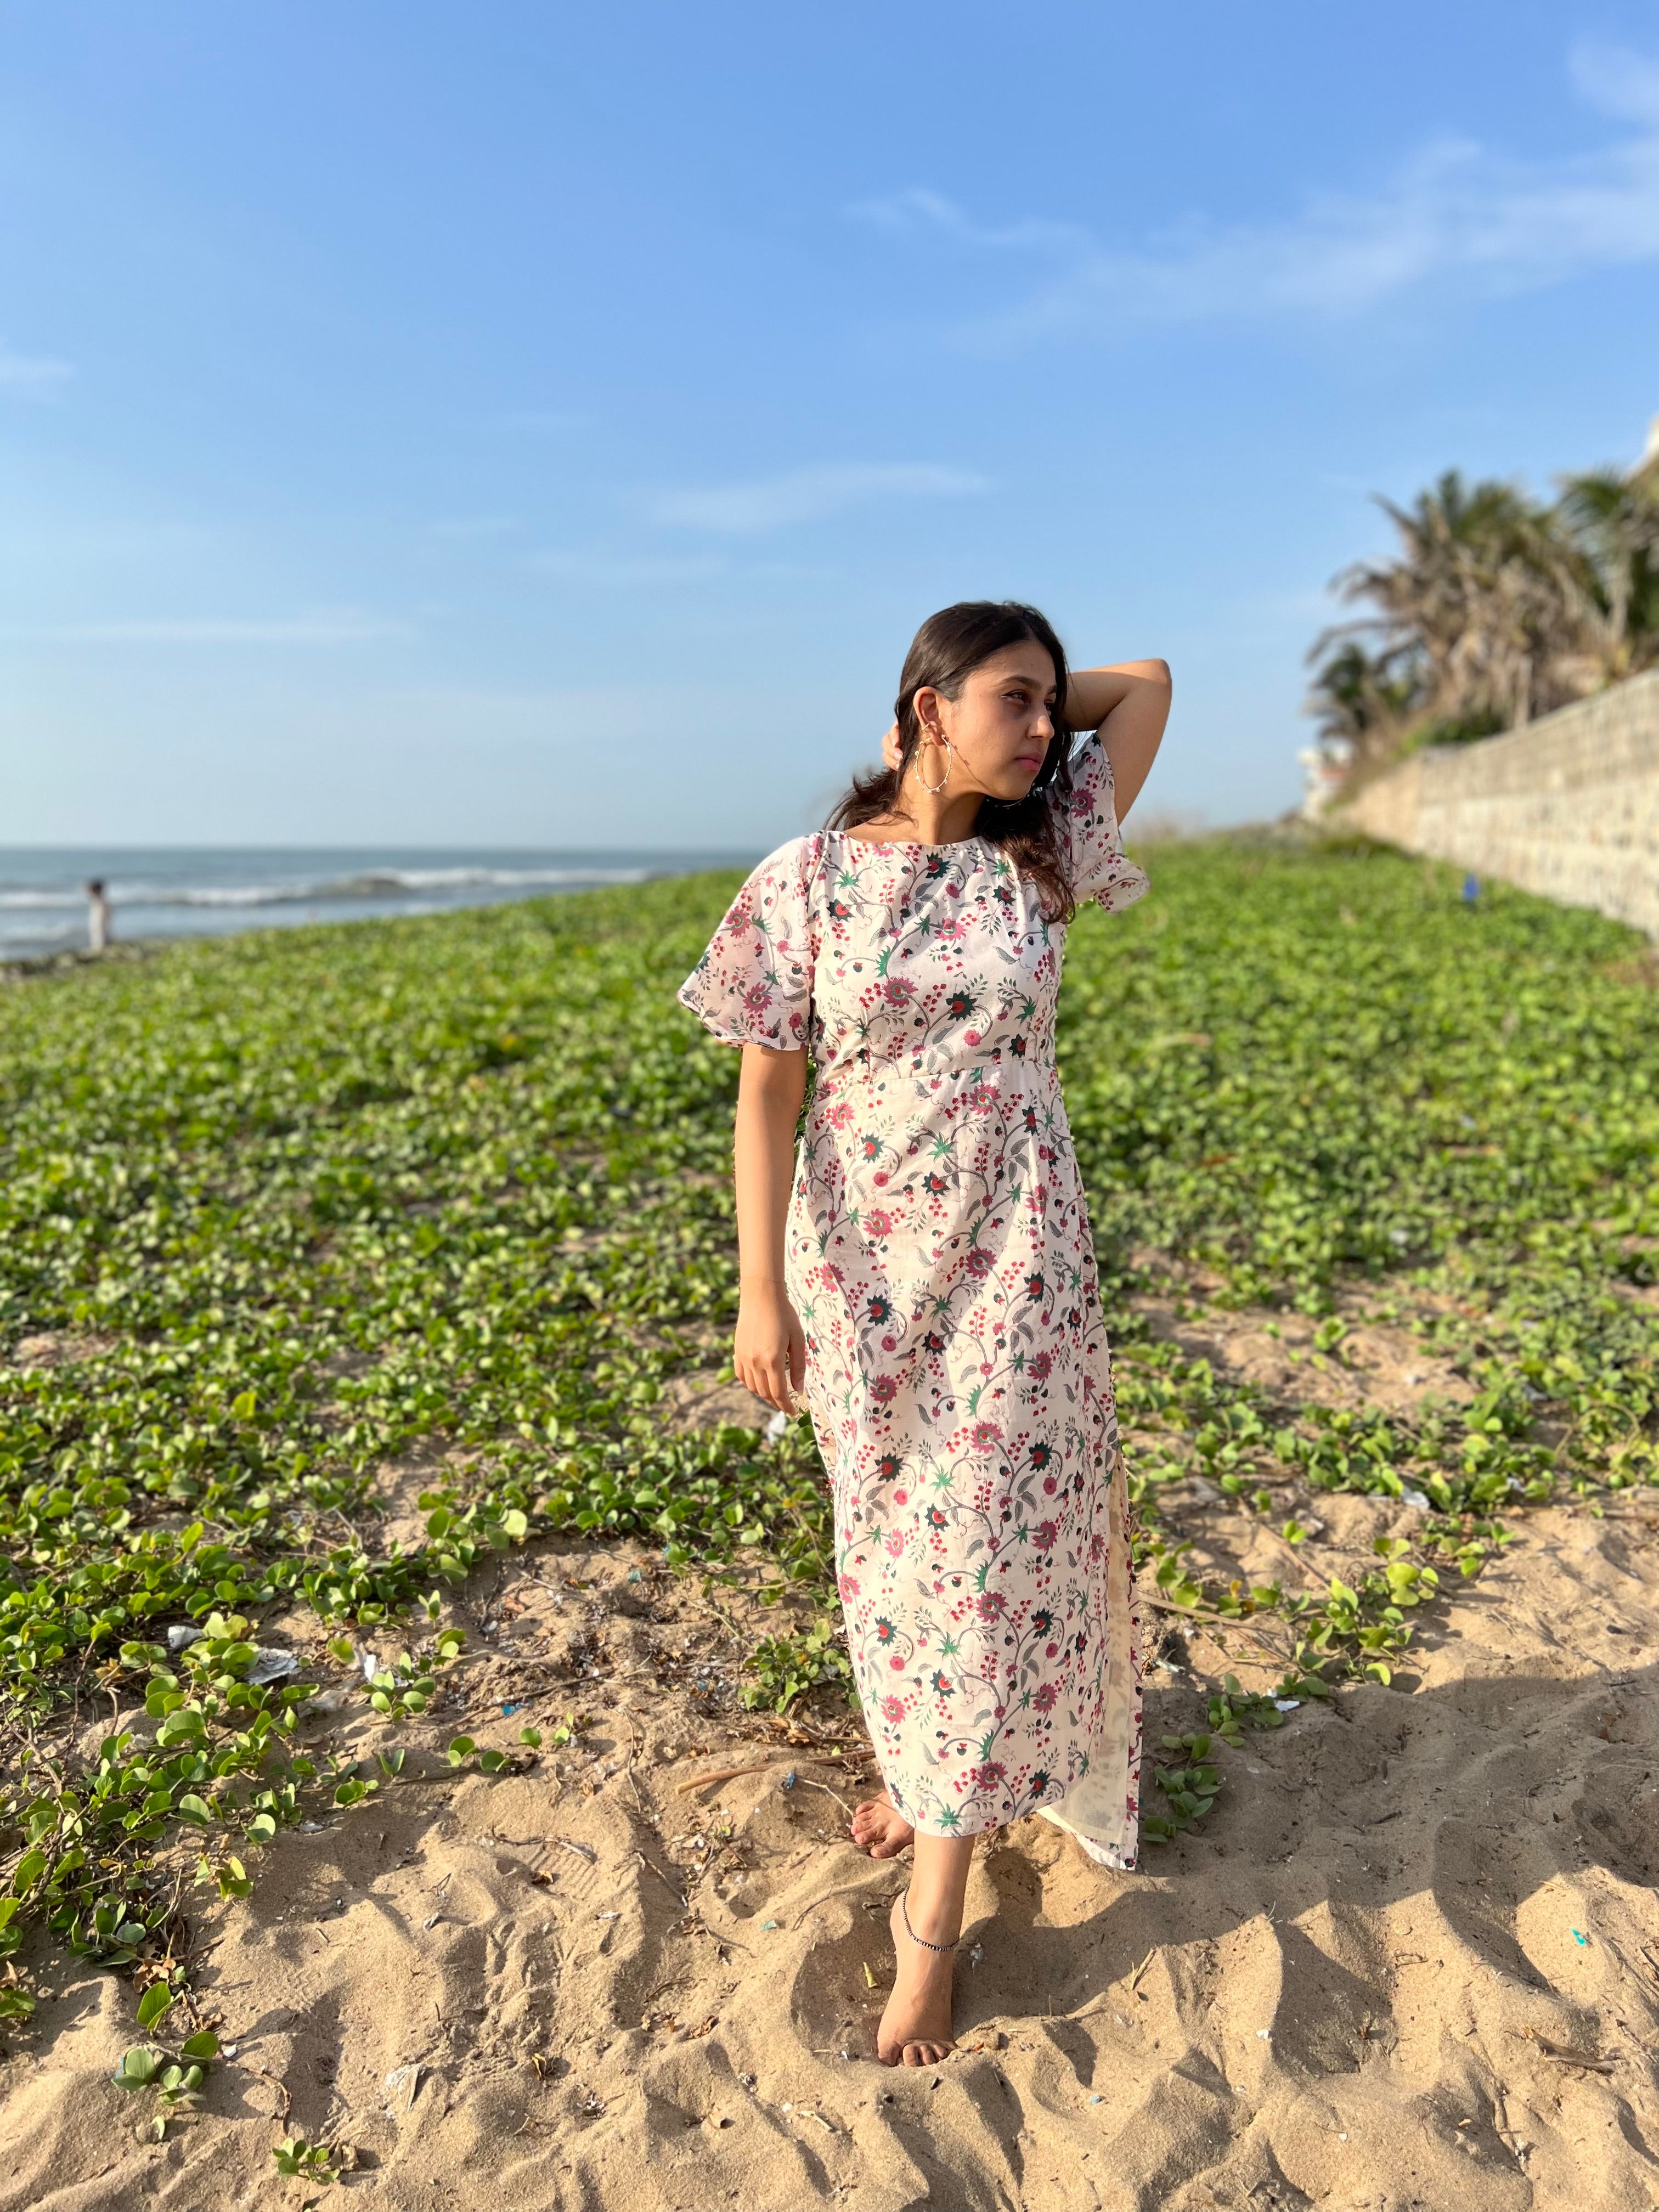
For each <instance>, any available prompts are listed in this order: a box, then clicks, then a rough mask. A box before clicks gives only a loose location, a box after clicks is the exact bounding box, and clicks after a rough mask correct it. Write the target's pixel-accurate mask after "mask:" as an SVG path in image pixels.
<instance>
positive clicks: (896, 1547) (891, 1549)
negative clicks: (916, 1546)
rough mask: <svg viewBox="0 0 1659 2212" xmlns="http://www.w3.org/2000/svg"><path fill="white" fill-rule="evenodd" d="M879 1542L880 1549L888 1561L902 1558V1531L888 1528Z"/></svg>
mask: <svg viewBox="0 0 1659 2212" xmlns="http://www.w3.org/2000/svg"><path fill="white" fill-rule="evenodd" d="M881 1541H882V1548H883V1550H884V1552H885V1553H886V1554H887V1556H888V1558H889V1559H902V1558H903V1557H904V1531H903V1530H902V1528H890V1529H889V1530H888V1531H887V1534H885V1535H884V1537H883V1538H882V1540H881Z"/></svg>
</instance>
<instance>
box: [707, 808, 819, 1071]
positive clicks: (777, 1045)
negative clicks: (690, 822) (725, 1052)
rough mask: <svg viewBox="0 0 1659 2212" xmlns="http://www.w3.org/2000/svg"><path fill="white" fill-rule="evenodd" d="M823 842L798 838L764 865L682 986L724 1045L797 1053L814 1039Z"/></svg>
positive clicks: (781, 848)
mask: <svg viewBox="0 0 1659 2212" xmlns="http://www.w3.org/2000/svg"><path fill="white" fill-rule="evenodd" d="M818 842H819V841H818V840H817V838H814V837H795V838H792V839H791V840H790V842H789V843H788V844H787V845H781V846H780V847H779V848H778V849H777V851H776V852H775V853H773V854H770V855H769V857H768V858H767V859H766V860H763V861H762V862H761V863H760V865H759V866H758V867H757V868H756V869H755V870H754V872H753V873H752V874H751V875H750V878H749V880H748V881H747V883H745V884H744V886H743V889H742V890H740V891H739V892H738V895H737V896H736V898H734V899H733V900H732V904H731V906H730V907H729V908H727V910H726V919H725V921H722V922H721V924H720V927H719V928H718V929H717V930H716V931H715V932H714V936H713V937H712V938H711V939H709V943H708V951H706V952H705V953H704V954H703V956H702V959H701V960H699V961H698V963H697V964H696V967H695V968H694V969H692V970H691V973H690V975H688V976H687V977H686V979H685V981H684V983H682V984H681V985H680V987H679V992H678V997H679V1001H680V1004H681V1005H682V1006H689V1007H690V1010H691V1012H693V1013H694V1014H695V1015H696V1017H697V1019H698V1020H699V1021H700V1022H702V1024H703V1025H704V1027H705V1028H707V1029H708V1030H712V1031H713V1033H714V1036H717V1037H719V1038H720V1042H722V1043H723V1044H738V1045H742V1044H764V1045H770V1046H771V1047H772V1048H774V1049H775V1050H776V1051H779V1052H793V1051H799V1050H804V1049H805V1048H806V1046H807V1044H808V1042H809V1041H810V1038H809V1031H810V1024H811V1005H812V963H813V957H814V940H815V936H816V932H815V929H814V927H813V916H812V901H811V886H812V881H813V877H814V873H815V866H814V863H815V861H816V858H817V846H818Z"/></svg>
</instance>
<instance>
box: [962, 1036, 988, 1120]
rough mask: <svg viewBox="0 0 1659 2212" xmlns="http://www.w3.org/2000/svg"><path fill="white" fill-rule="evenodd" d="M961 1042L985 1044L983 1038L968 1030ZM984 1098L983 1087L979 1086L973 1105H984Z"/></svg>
mask: <svg viewBox="0 0 1659 2212" xmlns="http://www.w3.org/2000/svg"><path fill="white" fill-rule="evenodd" d="M962 1041H963V1044H983V1043H984V1042H985V1040H984V1038H983V1037H982V1036H981V1035H980V1033H979V1031H978V1030H969V1032H968V1034H967V1036H965V1037H963V1040H962ZM986 1097H987V1093H986V1091H985V1089H984V1087H983V1085H981V1088H980V1089H979V1090H978V1091H975V1093H974V1103H975V1105H976V1106H982V1105H983V1104H984V1103H985V1100H986Z"/></svg>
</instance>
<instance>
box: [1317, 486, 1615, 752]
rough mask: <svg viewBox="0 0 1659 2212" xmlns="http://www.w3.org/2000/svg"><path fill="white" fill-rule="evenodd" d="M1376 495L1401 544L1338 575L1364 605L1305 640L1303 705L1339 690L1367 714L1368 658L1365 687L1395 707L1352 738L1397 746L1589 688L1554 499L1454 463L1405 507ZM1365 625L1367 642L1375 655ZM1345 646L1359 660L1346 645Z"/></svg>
mask: <svg viewBox="0 0 1659 2212" xmlns="http://www.w3.org/2000/svg"><path fill="white" fill-rule="evenodd" d="M1378 503H1379V505H1381V507H1383V512H1384V513H1386V514H1387V515H1388V516H1389V520H1391V521H1392V522H1393V524H1394V526H1395V530H1396V532H1398V533H1399V538H1400V541H1401V543H1400V551H1399V553H1398V554H1397V555H1396V556H1395V558H1394V559H1393V560H1391V561H1384V562H1357V563H1356V564H1355V565H1354V566H1353V567H1352V568H1347V569H1345V570H1344V571H1343V573H1342V574H1341V575H1340V576H1339V577H1338V578H1337V579H1336V589H1337V590H1338V591H1339V592H1340V593H1341V595H1342V597H1343V598H1344V599H1347V600H1348V601H1350V602H1351V603H1352V602H1354V601H1369V602H1370V605H1371V606H1372V607H1373V608H1374V609H1375V610H1376V612H1374V613H1372V614H1370V615H1367V616H1364V617H1361V618H1360V619H1359V620H1358V621H1356V622H1351V623H1340V624H1339V625H1337V626H1336V627H1335V628H1334V629H1330V630H1327V631H1326V632H1325V634H1324V635H1323V636H1322V637H1321V638H1319V639H1318V640H1317V641H1316V643H1315V646H1314V648H1313V653H1312V654H1311V655H1310V658H1312V659H1319V660H1320V661H1321V665H1320V670H1319V673H1318V675H1317V676H1316V679H1315V685H1314V696H1313V701H1312V702H1310V704H1311V708H1312V711H1314V712H1316V713H1320V714H1329V713H1330V712H1332V711H1333V710H1334V707H1335V706H1336V704H1337V703H1338V702H1340V701H1342V700H1344V699H1346V700H1348V701H1350V702H1352V704H1351V705H1350V707H1349V708H1348V711H1349V712H1350V713H1352V712H1353V711H1355V708H1357V709H1358V712H1359V713H1360V714H1362V715H1363V714H1366V713H1367V712H1369V711H1370V710H1369V709H1368V708H1367V706H1366V704H1365V699H1366V696H1367V695H1366V694H1365V691H1364V678H1363V675H1362V663H1363V664H1364V665H1366V666H1369V668H1370V671H1372V673H1371V678H1370V695H1369V696H1370V698H1371V699H1372V700H1373V701H1374V702H1382V701H1383V700H1384V699H1387V700H1388V701H1389V702H1391V704H1392V706H1393V712H1392V714H1372V715H1371V720H1370V724H1369V726H1368V729H1367V731H1366V732H1365V733H1364V734H1365V735H1366V736H1368V737H1369V738H1370V744H1361V745H1360V746H1359V747H1358V750H1361V751H1365V752H1368V753H1370V754H1375V752H1376V750H1377V747H1378V744H1379V743H1381V744H1386V745H1389V746H1390V747H1391V749H1393V750H1398V749H1400V748H1401V746H1404V745H1408V744H1420V743H1424V742H1432V741H1445V740H1447V739H1453V738H1468V737H1485V736H1487V735H1490V734H1491V733H1492V732H1494V731H1497V730H1504V729H1512V728H1516V727H1518V726H1520V725H1521V724H1522V723H1524V722H1527V721H1528V720H1531V719H1532V717H1533V716H1534V714H1544V713H1547V712H1548V711H1549V710H1550V709H1551V708H1553V707H1558V706H1560V705H1563V704H1564V703H1565V702H1566V701H1567V700H1568V699H1571V698H1576V697H1577V696H1580V694H1581V693H1582V692H1583V691H1584V690H1589V689H1592V688H1593V687H1594V684H1595V670H1594V664H1593V663H1592V662H1591V661H1589V660H1587V659H1586V654H1585V647H1586V644H1587V641H1588V638H1589V630H1590V628H1591V624H1590V621H1589V613H1590V592H1591V586H1592V575H1591V571H1590V568H1589V565H1588V563H1587V561H1586V556H1585V554H1584V551H1583V547H1582V546H1581V545H1580V544H1579V543H1578V542H1577V539H1576V538H1574V537H1573V535H1572V534H1571V532H1570V531H1569V530H1568V529H1567V527H1566V526H1565V523H1564V521H1563V520H1562V519H1561V518H1560V517H1559V515H1558V513H1556V512H1555V511H1554V510H1553V509H1549V508H1544V507H1537V506H1535V505H1534V503H1533V502H1532V501H1530V500H1528V497H1527V496H1526V495H1525V493H1524V492H1522V491H1521V490H1519V489H1516V487H1515V486H1514V485H1511V484H1506V483H1497V482H1494V481H1491V480H1488V481H1486V482H1484V483H1472V484H1471V483H1465V481H1464V479H1463V477H1462V475H1461V474H1460V473H1459V472H1458V471H1456V470H1455V469H1449V470H1448V471H1446V473H1445V474H1444V475H1443V477H1441V478H1440V480H1439V482H1438V483H1436V484H1434V485H1433V486H1431V489H1428V490H1427V491H1425V492H1421V493H1419V495H1418V497H1417V499H1416V501H1414V502H1413V505H1412V506H1411V507H1396V506H1395V505H1394V503H1393V502H1392V501H1389V500H1383V501H1379V502H1378ZM1363 637H1370V638H1372V639H1374V640H1376V641H1377V647H1378V649H1377V651H1376V653H1375V654H1374V655H1371V656H1367V655H1366V654H1365V653H1364V648H1363V647H1360V646H1359V644H1358V641H1359V639H1361V638H1363ZM1356 651H1357V652H1358V653H1359V656H1360V658H1359V659H1358V660H1355V659H1351V658H1349V657H1348V656H1349V655H1350V654H1351V653H1353V652H1356ZM1356 686H1358V687H1359V690H1358V692H1357V691H1356ZM1390 722H1391V723H1392V729H1389V727H1388V726H1387V725H1388V724H1389V723H1390ZM1345 734H1352V733H1351V732H1345Z"/></svg>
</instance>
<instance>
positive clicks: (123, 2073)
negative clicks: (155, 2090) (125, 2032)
mask: <svg viewBox="0 0 1659 2212" xmlns="http://www.w3.org/2000/svg"><path fill="white" fill-rule="evenodd" d="M160 2064H161V2055H160V2053H159V2052H157V2051H146V2050H145V2049H144V2048H143V2045H134V2047H133V2048H132V2049H131V2051H128V2052H127V2054H126V2056H125V2057H124V2058H123V2059H122V2061H121V2063H120V2065H119V2066H118V2068H117V2069H116V2071H115V2073H114V2075H112V2077H111V2078H112V2080H113V2081H115V2082H116V2083H117V2084H118V2087H121V2088H123V2089H142V2088H143V2087H145V2086H146V2085H147V2084H148V2083H149V2082H151V2081H154V2080H155V2071H156V2069H157V2068H158V2067H159V2066H160Z"/></svg>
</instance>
